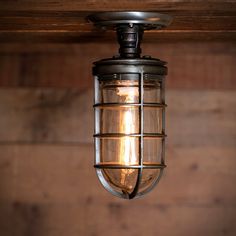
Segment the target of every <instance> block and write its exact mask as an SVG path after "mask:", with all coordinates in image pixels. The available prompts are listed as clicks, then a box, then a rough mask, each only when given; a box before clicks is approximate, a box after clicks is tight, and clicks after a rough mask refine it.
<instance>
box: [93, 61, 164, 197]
mask: <svg viewBox="0 0 236 236" xmlns="http://www.w3.org/2000/svg"><path fill="white" fill-rule="evenodd" d="M95 67H96V69H94V73H95V80H97V83H96V82H95V90H99V89H100V88H99V86H98V84H99V81H104V80H102V79H100V78H101V77H102V76H103V74H102V71H103V69H104V65H103V66H100V65H97V66H95ZM151 67H153V66H144V67H143V66H140V65H137V66H135V67H134V66H130V65H128V67H127V71H126V70H123V71H124V73H125V74H127V75H126V76H128V74H132V75H134V74H138V75H139V83H138V87H139V101H138V103H116V102H106V103H103V102H102V103H101V102H100V101H99V102H98V99H97V100H95V102H94V109H95V111H96V109H99V110H100V111H101V112H102V111H103V110H104V109H107V108H118V107H119V108H120V107H137V108H138V109H139V115H138V119H139V133H130V134H126V133H101V130H102V127H101V125H102V124H100V122H98V120H99V119H98V117H96V118H95V124H96V127H95V134H94V138H95V139H98V140H99V142H100V140H101V139H103V138H108V139H109V138H110V139H112V138H122V137H137V138H138V143H139V149H138V150H139V151H138V153H139V159H138V165H117V164H116V165H115V164H108V163H105V164H104V163H101V162H100V163H97V161H96V164H95V165H94V167H95V168H96V169H97V175H98V177H99V179H100V181H101V182H102V184H103V186H104V187H105V188H106V189H107V190H108V191H109V192H111V193H112V194H114V195H116V196H118V197H122V198H129V199H132V198H135V197H138V196H141V195H143V194H145V193H147V192H149V191H151V189H152V188H154V186H155V185H156V184H157V183H158V182H159V180H160V178H161V175H162V173H163V169H164V168H165V167H166V165H165V160H164V145H165V137H166V135H165V108H166V106H167V105H166V104H165V99H164V97H165V94H164V79H163V76H162V79H160V76H161V75H160V74H158V73H159V72H160V71H162V70H161V69H160V68H159V69H158V70H157V69H155V70H154V69H152V70H151V75H152V76H151V77H150V78H155V76H157V77H158V81H159V82H160V85H161V87H160V91H161V101H160V102H159V103H156V102H155V103H145V102H144V87H145V86H144V79H146V78H147V76H146V74H148V70H149V68H151ZM134 68H135V69H134ZM143 68H144V69H143ZM110 69H111V68H110ZM110 69H106V73H108V74H104V75H105V77H106V80H109V78H111V79H115V77H114V76H112V74H111V70H110ZM113 69H114V73H116V69H118V70H119V71H120V66H117V65H114V66H113ZM133 69H134V70H133ZM132 70H133V71H132ZM119 71H118V73H117V74H116V78H117V79H119V76H118V77H117V75H119ZM163 71H166V69H165V68H164V69H163ZM96 73H97V75H96ZM155 73H157V74H155ZM113 75H114V74H113ZM99 93H100V91H95V95H96V97H97V96H98V94H99ZM144 107H153V108H159V109H162V132H161V133H144ZM96 115H98V114H96ZM98 123H99V124H98ZM98 127H99V132H96V131H97V129H98ZM144 138H155V139H156V138H160V139H161V140H162V154H161V163H153V164H148V165H147V164H144V162H143V160H144V156H143V155H144V152H143V149H144ZM99 151H100V150H97V148H96V155H100V153H98V152H99ZM95 159H96V158H95ZM99 159H100V160H101V158H99ZM103 169H104V170H105V169H136V170H137V171H138V174H137V180H136V184H135V186H134V188H133V191H132V192H131V193H126V192H123V193H120V192H118V191H117V190H115V189H113V188H112V187H111V186H110V184H109V183H107V181H106V179H104V176H103V173H102V170H103ZM143 169H159V170H160V173H159V175H158V176H157V179H156V180H155V181H154V182H153V183H152V184H151V186H150V187H149V188H148V189H145V190H144V191H143V192H139V188H140V183H141V181H142V172H143Z"/></svg>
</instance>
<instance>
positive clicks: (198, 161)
mask: <svg viewBox="0 0 236 236" xmlns="http://www.w3.org/2000/svg"><path fill="white" fill-rule="evenodd" d="M0 149H1V158H0V162H1V165H0V176H1V181H0V183H1V190H2V194H1V196H0V200H1V202H2V201H6V202H8V201H11V202H14V201H19V202H28V203H32V204H33V203H34V202H35V203H36V202H40V203H42V204H49V203H51V202H54V203H65V202H66V203H70V204H74V203H77V202H78V201H79V202H83V201H86V199H90V198H92V199H93V200H95V196H96V203H97V204H105V203H106V202H109V201H113V200H114V202H115V203H118V202H120V201H119V199H118V198H114V197H113V196H112V195H110V194H108V193H107V192H106V190H104V189H103V188H102V187H101V185H98V180H97V177H96V174H95V171H94V168H93V157H94V153H93V145H92V144H90V145H40V144H38V145H36V144H35V145H19V144H15V145H1V146H0ZM235 154H236V148H235V147H231V148H229V147H215V146H214V147H202V148H201V149H200V148H188V147H181V148H179V147H176V146H172V147H168V148H167V156H166V159H167V164H168V168H167V169H166V172H165V174H164V176H163V178H162V180H161V181H160V183H159V184H158V186H157V187H156V188H155V190H153V191H152V193H150V194H149V195H147V196H146V197H145V198H144V199H140V200H138V201H139V202H140V204H142V205H150V206H155V205H157V206H158V205H159V204H161V205H164V206H167V207H168V206H169V207H171V206H176V205H178V206H180V207H181V206H182V207H190V208H194V207H198V208H210V207H222V206H224V207H236V201H235V199H236V189H235V188H234V186H235V180H236V174H235V171H234V166H235V164H236V160H235ZM125 204H126V203H125Z"/></svg>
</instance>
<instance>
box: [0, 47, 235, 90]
mask: <svg viewBox="0 0 236 236" xmlns="http://www.w3.org/2000/svg"><path fill="white" fill-rule="evenodd" d="M142 48H143V55H152V56H153V57H158V58H161V59H162V60H165V61H167V62H168V68H169V75H168V77H167V88H168V89H169V88H181V89H182V88H184V89H186V88H187V89H235V88H236V80H235V74H236V67H235V60H236V50H235V49H236V47H235V43H212V42H211V43H173V44H171V43H170V44H167V43H165V44H158V43H155V44H154V43H153V44H149V43H144V44H143V47H142ZM94 49H96V50H94ZM117 50H118V46H117V45H116V44H105V43H101V44H100V43H99V44H97V43H96V44H82V45H81V44H77V45H70V46H69V45H61V44H59V45H50V44H49V45H48V44H47V45H43V46H42V45H41V46H40V45H32V44H31V45H25V46H23V45H15V44H13V45H12V46H11V45H9V44H8V45H4V47H2V48H0V86H4V87H5V86H8V87H12V86H15V87H16V86H20V87H59V88H62V87H66V88H78V89H80V90H84V89H86V88H89V87H92V86H93V78H92V73H91V69H92V68H91V67H92V63H93V62H94V61H96V60H99V59H102V58H107V57H111V56H112V55H115V54H116V53H117Z"/></svg>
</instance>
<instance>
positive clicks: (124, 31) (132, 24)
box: [88, 11, 172, 59]
mask: <svg viewBox="0 0 236 236" xmlns="http://www.w3.org/2000/svg"><path fill="white" fill-rule="evenodd" d="M88 20H89V21H91V22H93V23H94V25H95V26H97V27H101V28H103V29H107V28H111V29H114V30H116V32H117V38H118V42H119V44H120V49H119V53H120V58H129V59H131V58H132V59H133V58H140V54H141V48H140V43H141V40H142V36H143V32H144V30H151V29H162V28H164V27H166V26H168V25H169V24H170V23H171V21H172V17H171V16H169V15H166V14H160V13H156V12H138V11H130V12H100V13H96V14H92V15H89V16H88Z"/></svg>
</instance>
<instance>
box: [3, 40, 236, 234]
mask: <svg viewBox="0 0 236 236" xmlns="http://www.w3.org/2000/svg"><path fill="white" fill-rule="evenodd" d="M115 50H116V49H115V47H114V45H113V44H110V45H108V46H106V45H100V44H99V45H86V44H85V45H73V46H65V45H45V46H37V45H34V46H27V47H20V46H18V45H10V46H9V45H6V46H5V47H4V48H3V47H2V48H1V49H0V68H1V69H0V84H1V88H0V235H4V236H12V235H14V236H32V235H33V236H58V235H61V236H67V235H70V236H78V235H81V236H82V235H83V236H100V235H104V236H106V235H107V236H108V235H112V236H118V235H121V234H122V235H127V236H156V235H162V236H179V235H181V236H185V235H186V236H187V235H188V236H189V235H191V236H195V235H196V236H197V235H203V236H213V235H214V236H222V235H230V236H234V235H235V234H236V226H235V219H236V188H235V182H236V172H235V166H236V91H235V88H236V83H235V74H236V73H235V72H236V67H235V61H236V60H235V59H236V51H235V44H232V43H212V44H211V43H188V44H184V43H179V44H161V45H152V44H147V45H145V46H144V51H145V54H151V55H153V56H156V57H160V58H162V59H164V60H166V61H168V62H169V76H168V84H167V104H168V108H167V118H166V119H167V134H168V138H167V152H166V160H167V165H168V168H167V169H166V172H165V174H164V176H163V178H162V180H161V181H160V183H159V185H158V186H157V187H156V188H155V189H154V190H153V191H152V192H151V193H150V194H149V195H147V196H145V197H144V198H141V199H137V200H133V201H126V200H121V199H117V198H115V197H113V196H111V195H110V194H108V193H107V192H106V191H105V190H104V189H103V188H102V187H101V186H100V184H99V182H98V180H97V177H96V175H95V171H94V169H93V167H92V166H93V156H94V153H93V144H92V133H93V109H92V102H93V91H92V78H91V76H90V69H91V62H92V61H93V60H97V59H99V58H102V57H107V56H110V55H112V54H114V53H115Z"/></svg>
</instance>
